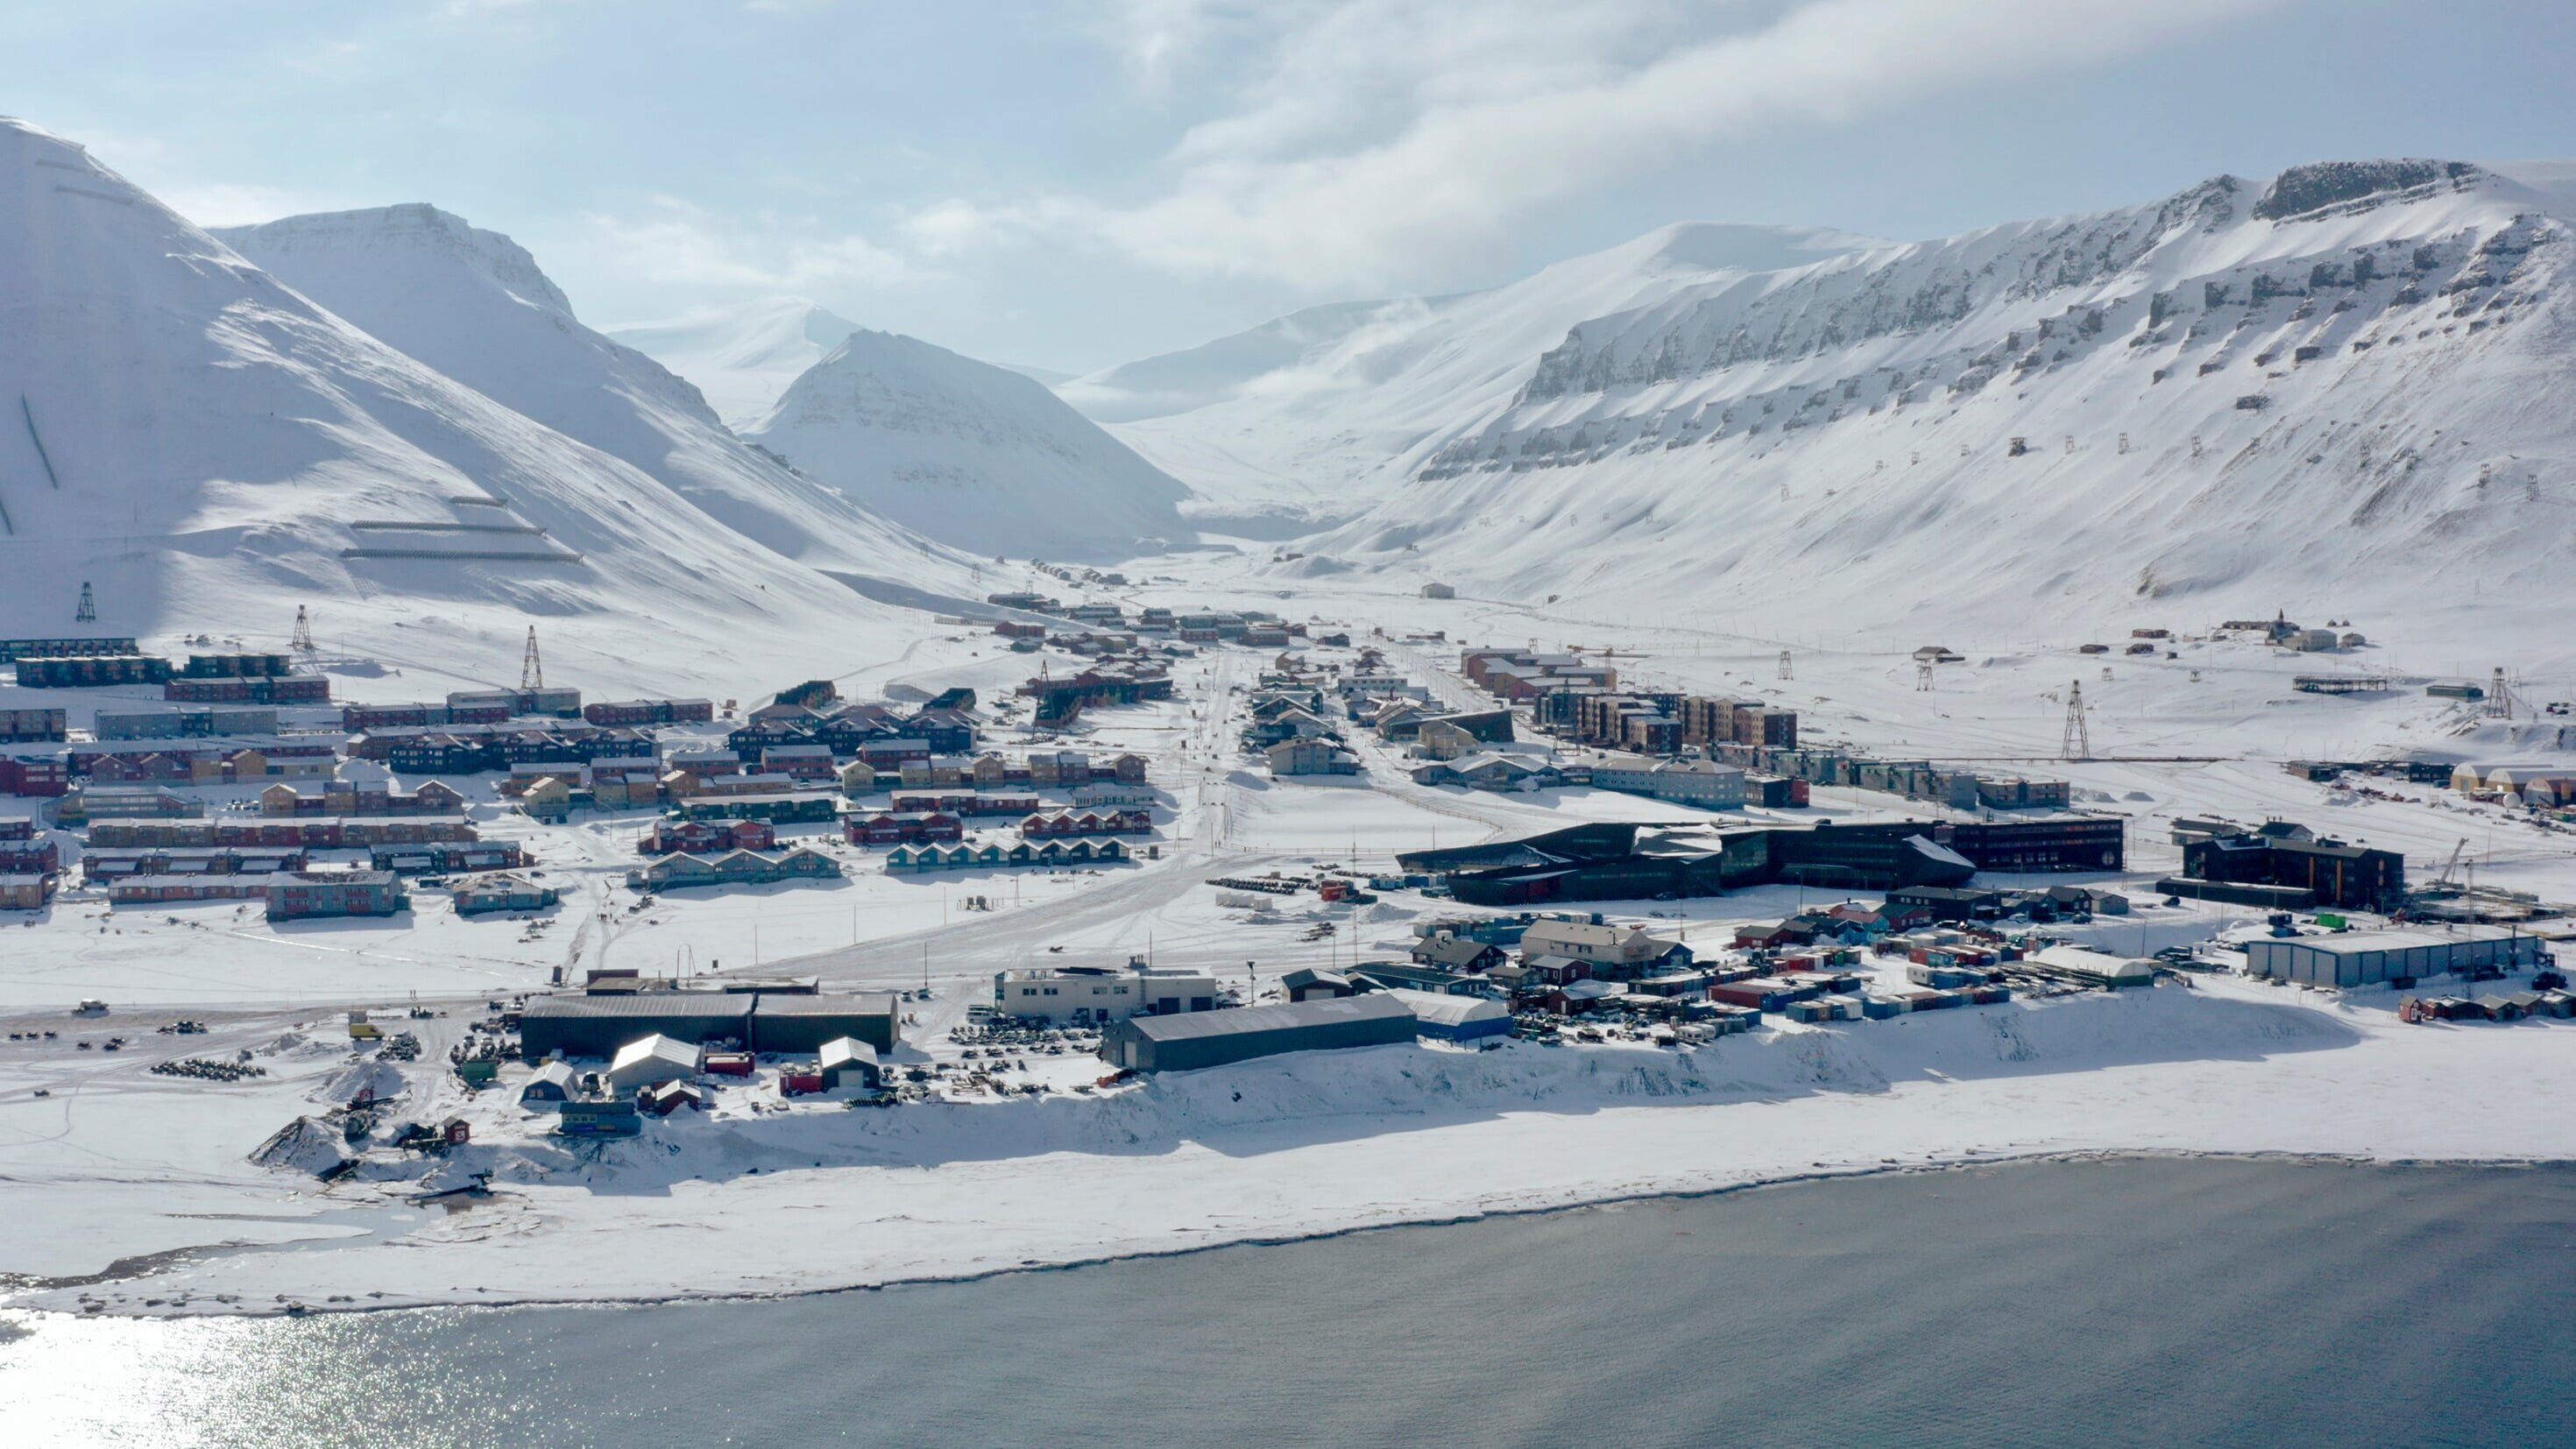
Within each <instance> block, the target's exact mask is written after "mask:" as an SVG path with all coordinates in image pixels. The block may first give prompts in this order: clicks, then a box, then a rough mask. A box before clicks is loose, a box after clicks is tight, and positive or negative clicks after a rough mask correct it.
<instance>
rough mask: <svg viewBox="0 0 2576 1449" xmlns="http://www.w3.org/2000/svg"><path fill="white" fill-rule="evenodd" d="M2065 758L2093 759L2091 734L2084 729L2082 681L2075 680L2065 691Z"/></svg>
mask: <svg viewBox="0 0 2576 1449" xmlns="http://www.w3.org/2000/svg"><path fill="white" fill-rule="evenodd" d="M2064 754H2065V757H2066V758H2067V759H2070V760H2089V759H2091V758H2093V734H2092V732H2091V731H2090V730H2088V729H2086V728H2085V727H2084V681H2083V680H2080V679H2079V680H2076V681H2074V682H2073V683H2072V684H2069V685H2068V686H2067V689H2066V746H2065V750H2064Z"/></svg>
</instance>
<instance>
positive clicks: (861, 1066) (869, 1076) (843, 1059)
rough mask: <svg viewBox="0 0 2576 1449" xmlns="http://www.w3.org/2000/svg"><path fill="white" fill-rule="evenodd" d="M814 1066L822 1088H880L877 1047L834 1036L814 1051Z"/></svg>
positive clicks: (881, 1071) (882, 1073)
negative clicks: (820, 1048)
mask: <svg viewBox="0 0 2576 1449" xmlns="http://www.w3.org/2000/svg"><path fill="white" fill-rule="evenodd" d="M814 1067H815V1070H816V1072H818V1073H819V1074H820V1075H821V1076H822V1078H823V1090H825V1091H827V1092H831V1091H838V1090H840V1089H841V1088H843V1087H870V1088H874V1087H882V1086H884V1085H885V1067H884V1064H883V1063H882V1062H881V1061H880V1060H879V1058H878V1056H877V1049H876V1048H875V1047H872V1046H870V1045H868V1044H867V1043H866V1042H863V1041H858V1040H855V1039H853V1038H850V1037H846V1036H841V1037H834V1038H833V1039H832V1040H830V1041H827V1042H825V1043H823V1048H822V1050H821V1051H819V1052H816V1053H815V1054H814Z"/></svg>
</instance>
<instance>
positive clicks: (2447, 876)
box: [2424, 835, 2469, 890]
mask: <svg viewBox="0 0 2576 1449" xmlns="http://www.w3.org/2000/svg"><path fill="white" fill-rule="evenodd" d="M2468 848H2469V838H2468V837H2467V836H2465V835H2464V836H2461V837H2460V843H2459V844H2457V845H2454V846H2452V847H2451V858H2450V859H2449V860H2446V861H2444V862H2442V869H2441V870H2440V871H2439V872H2437V873H2436V874H2435V875H2434V877H2433V878H2432V879H2431V880H2429V881H2426V882H2425V883H2424V886H2425V889H2427V890H2458V889H2459V888H2460V886H2459V880H2458V876H2457V873H2458V871H2459V869H2460V852H2461V851H2464V850H2466V849H2468Z"/></svg>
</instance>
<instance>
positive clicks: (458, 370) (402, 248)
mask: <svg viewBox="0 0 2576 1449" xmlns="http://www.w3.org/2000/svg"><path fill="white" fill-rule="evenodd" d="M214 235H215V236H216V237H217V238H219V239H220V240H222V241H225V242H227V243H229V244H231V246H232V247H233V248H234V249H235V250H236V251H238V252H240V253H241V254H242V255H243V256H245V257H247V258H249V259H250V260H251V261H253V262H255V263H257V264H258V265H259V266H260V267H261V268H262V269H263V270H265V271H267V272H268V273H269V274H270V275H271V276H274V277H276V278H278V279H279V280H280V281H283V282H285V283H286V284H287V285H288V286H290V287H293V288H294V289H295V290H296V291H298V292H301V293H303V294H304V295H305V296H307V297H309V298H311V299H313V300H314V301H316V302H318V303H320V304H321V305H323V306H324V307H327V308H329V309H330V310H331V311H333V312H335V313H337V314H338V315H339V316H341V317H342V318H345V319H346V320H348V321H350V322H354V323H356V324H357V325H358V326H359V327H361V328H364V329H365V330H366V331H367V332H369V333H371V334H373V335H374V336H375V337H376V338H377V339H378V340H380V341H383V342H385V343H387V344H389V345H391V346H393V347H394V348H396V349H398V350H400V351H402V352H403V353H405V354H407V355H409V356H411V357H414V358H417V359H418V360H420V361H422V362H425V363H427V364H429V365H430V366H431V367H434V368H436V369H438V370H439V371H440V372H443V373H445V374H447V375H448V376H449V377H452V378H454V379H456V380H457V381H459V382H462V383H464V384H465V385H466V386H468V387H471V388H473V389H474V390H475V391H477V392H480V393H482V394H483V395H484V396H485V397H488V398H491V399H493V400H494V401H496V402H499V403H501V404H503V405H504V406H506V407H509V408H511V409H513V410H514V411H517V412H519V413H521V414H524V415H525V416H527V417H529V418H532V419H534V420H535V421H537V422H540V423H543V424H545V425H546V426H547V427H549V428H552V429H554V430H555V431H556V432H559V433H562V434H563V435H564V436H566V437H569V438H573V439H575V440H577V441H579V442H584V443H588V444H589V445H590V446H592V447H594V448H597V449H599V450H600V451H601V452H603V453H607V454H609V455H610V456H612V457H616V458H620V459H623V460H625V461H626V462H628V463H631V464H633V465H634V466H635V467H637V468H639V469H641V470H642V471H643V472H645V473H646V474H648V475H650V476H651V477H652V478H654V479H655V480H657V481H658V482H660V483H662V484H663V485H664V486H666V487H668V488H670V489H671V490H672V491H673V492H675V493H678V494H679V495H680V496H681V497H683V498H686V499H688V500H689V501H690V502H691V503H693V504H695V505H697V506H698V507H699V508H700V509H702V510H704V511H705V512H706V513H708V514H709V515H711V516H713V517H714V518H716V519H718V520H719V521H721V522H722V523H724V524H725V525H726V526H727V527H729V528H731V529H733V530H734V531H736V532H738V533H741V534H743V535H744V536H746V537H748V538H751V539H752V540H754V541H756V542H758V543H760V544H761V545H763V546H764V547H767V548H770V549H773V550H775V551H777V552H779V553H781V554H784V555H786V556H787V557H789V558H793V559H797V560H800V561H802V562H805V563H808V564H812V565H814V566H816V567H818V568H829V569H834V570H846V571H857V572H862V573H875V574H884V573H889V572H910V571H917V570H918V569H920V568H922V567H923V566H924V564H925V559H924V556H925V555H927V554H930V553H932V552H933V550H932V549H930V548H929V547H927V546H926V545H925V544H924V543H923V542H922V541H921V540H919V539H917V538H911V537H907V536H904V535H903V534H902V532H901V530H899V529H896V528H894V527H893V526H892V525H889V524H888V523H886V522H885V521H884V520H883V519H881V518H878V517H876V516H874V515H872V514H870V513H868V512H867V511H866V510H864V509H862V508H859V507H857V506H856V505H854V504H852V503H851V502H849V501H848V500H847V499H846V498H844V497H843V496H841V495H840V494H838V493H836V492H833V491H832V490H830V489H827V488H824V487H822V486H820V485H818V484H816V483H814V482H813V481H811V480H809V479H806V478H801V477H798V476H797V475H795V474H794V473H792V472H790V471H789V470H788V469H786V468H784V467H782V466H781V465H780V464H778V463H777V462H776V461H775V460H773V459H770V458H766V457H763V456H762V455H760V454H759V453H757V452H755V451H754V450H753V449H752V448H750V447H749V446H748V445H746V444H744V443H743V442H742V441H741V440H740V439H738V438H736V437H735V436H734V435H733V434H732V433H731V432H730V431H728V430H727V429H726V428H725V426H724V425H723V424H722V423H721V422H719V421H718V420H717V417H716V415H715V413H713V412H712V411H710V410H709V408H708V406H707V403H706V401H705V399H704V398H703V397H702V396H701V395H700V394H699V392H698V390H697V389H696V388H695V387H693V386H691V385H690V384H689V383H687V382H685V381H682V380H681V379H680V378H678V377H675V376H673V375H672V374H671V372H670V370H669V369H667V368H665V367H663V366H662V365H661V364H660V363H658V362H656V361H654V360H653V359H652V358H650V357H648V356H646V355H644V354H643V353H641V352H639V351H636V350H635V349H634V348H631V347H627V346H623V345H621V344H619V343H617V342H614V341H611V340H610V339H609V338H607V337H605V336H602V335H601V334H599V333H597V332H594V331H592V330H591V329H589V328H588V327H585V326H583V325H582V324H581V322H580V320H579V319H578V318H576V317H575V316H574V315H573V310H572V303H571V302H570V301H569V300H568V299H566V298H565V296H564V294H563V292H562V291H561V289H559V288H557V287H556V286H555V284H554V283H553V282H552V281H551V280H549V279H548V278H547V276H546V275H545V273H544V271H543V270H541V269H540V268H539V267H538V265H537V262H536V259H535V258H534V257H531V256H530V255H528V253H527V252H526V251H525V250H524V249H522V248H521V247H520V246H519V245H518V244H517V243H516V242H513V241H511V240H510V239H509V238H508V237H506V236H503V235H501V234H499V233H498V232H491V231H484V230H481V229H479V228H476V227H474V226H471V225H468V224H467V223H466V222H465V221H464V219H463V218H460V217H456V216H452V215H449V214H448V213H446V212H443V211H440V210H438V209H437V208H435V207H431V206H425V205H418V204H414V205H408V206H393V207H385V208H380V209H376V210H370V211H347V212H333V213H328V214H324V215H316V216H295V217H288V218H286V219H284V220H282V221H273V222H268V223H266V224H264V225H260V226H250V227H232V228H226V229H223V230H219V231H217V232H215V233H214ZM947 562H948V563H949V564H950V566H951V568H952V571H953V569H954V566H955V563H956V561H954V560H949V561H947Z"/></svg>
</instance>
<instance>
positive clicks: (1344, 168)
mask: <svg viewBox="0 0 2576 1449" xmlns="http://www.w3.org/2000/svg"><path fill="white" fill-rule="evenodd" d="M2571 61H2576V3H2570V0H2446V3H2443V4H2439V5H2431V4H2425V3H2422V0H2409V3H2402V4H2401V3H2381V0H1698V3H1689V0H1472V3H1457V4H1433V3H1409V0H1018V3H988V0H936V3H868V0H668V3H652V0H624V3H612V0H368V3H365V4H357V5H352V4H346V3H284V0H231V3H226V4H221V5H215V4H207V3H200V0H82V3H79V4H70V3H64V4H18V5H9V6H5V7H0V82H5V86H0V111H5V112H7V113H12V114H16V115H20V116H23V117H25V118H27V119H29V120H32V121H35V122H37V123H38V124H41V125H44V126H46V127H48V128H50V129H52V130H55V131H58V132H61V133H63V134H65V135H67V136H70V137H71V138H73V139H75V140H79V141H82V142H84V143H86V144H88V145H89V147H90V148H91V150H92V151H93V152H94V153H95V154H96V155H97V156H98V157H99V158H100V159H101V160H102V161H104V162H106V163H107V164H108V165H110V166H113V167H115V168H117V169H119V170H121V171H123V172H124V173H125V174H127V175H128V176H130V177H131V178H133V179H134V180H135V181H137V182H139V183H141V184H142V185H144V186H146V187H148V188H150V189H152V190H153V191H155V192H157V193H158V194H160V195H161V196H162V197H163V199H165V200H167V201H169V202H170V203H171V204H173V205H174V206H176V207H178V208H179V209H180V210H181V211H183V212H186V213H187V214H189V215H190V216H192V217H194V218H196V219H197V220H198V221H200V222H203V223H207V224H210V225H211V224H228V223H235V222H245V221H260V220H266V219H269V218H271V217H275V216H281V215H287V214H291V213H295V212H301V211H317V210H333V209H339V208H345V207H356V206H377V205H384V204H388V203H392V202H401V201H430V202H434V203H436V204H438V205H439V206H442V207H445V208H447V209H448V210H450V211H454V212H458V213H460V214H462V215H464V216H466V217H468V218H470V219H471V220H473V221H474V222H475V223H477V224H478V225H482V226H486V227H490V228H493V229H495V230H499V231H504V232H507V233H509V234H511V235H512V236H514V237H516V238H518V239H519V240H520V241H521V242H522V243H524V244H526V245H527V246H528V247H529V248H530V249H531V250H532V251H534V252H535V253H536V255H537V258H538V260H539V261H540V262H542V263H543V264H544V266H545V267H546V269H547V271H548V272H550V273H551V274H552V275H553V276H554V278H555V279H556V280H557V281H558V282H560V283H561V284H562V285H563V286H564V288H565V289H566V290H567V291H568V292H569V293H570V294H571V295H572V298H573V301H574V304H575V306H576V307H577V308H578V309H579V310H580V312H581V314H582V316H583V318H584V319H585V320H587V321H589V322H591V323H592V324H594V325H602V326H605V325H616V324H621V323H628V322H636V321H643V320H647V319H654V318H661V317H667V316H672V315H676V314H680V313H684V312H687V311H689V310H691V309H693V308H698V307H704V306H708V305H713V304H719V303H722V302H726V301H732V300H741V299H745V298H750V297H758V296H768V295H776V294H781V293H793V294H798V295H804V296H809V297H812V298H814V299H816V300H818V301H820V302H822V303H824V304H826V305H828V306H830V307H832V308H833V309H834V310H836V311H838V312H840V313H842V314H843V315H845V316H848V317H849V318H851V319H852V320H854V321H857V322H860V323H863V324H865V325H868V326H873V327H883V328H888V329H891V330H895V331H902V332H910V333H913V334H915V335H918V336H922V337H925V338H928V339H930V340H932V341H934V342H938V343H941V344H943V345H945V346H949V347H954V348H956V349H958V350H960V351H963V352H967V353H970V354H973V355H977V356H981V357H986V358H990V359H993V360H996V361H1003V362H1011V363H1018V364H1028V365H1036V366H1042V367H1053V368H1060V369H1064V370H1067V371H1081V370H1087V369H1090V368H1093V367H1098V366H1103V365H1107V364H1110V363H1114V362H1119V361H1123V360H1127V359H1129V358H1133V357H1137V356H1142V355H1145V354H1148V353H1152V352H1157V351H1163V350H1166V349H1169V348H1173V347H1179V346H1187V345H1189V344H1192V343H1194V342H1198V341H1201V340H1204V339H1206V338H1208V337H1211V336H1215V335H1219V334H1221V333H1224V332H1228V331H1232V330H1234V329H1237V328H1240V327H1243V326H1247V325H1250V324H1252V323H1255V322H1258V321H1260V320H1262V319H1264V318H1266V317H1268V316H1271V315H1275V314H1276V313H1279V312H1282V311H1286V310H1289V309H1291V308H1294V307H1297V306H1301V305H1305V304H1307V303H1312V302H1319V301H1329V300H1338V299H1344V298H1350V297H1374V296H1386V295H1395V294H1401V293H1406V292H1425V293H1438V292H1451V291H1461V290H1467V289H1470V288H1475V287H1482V286H1488V285H1492V284H1494V283H1497V282H1500V281H1504V280H1508V279H1510V278H1512V277H1514V276H1517V275H1520V274H1523V273H1525V272H1527V271H1530V270H1533V269H1535V268H1536V267H1538V266H1541V265H1544V264H1545V263H1547V262H1548V261H1551V260H1554V259H1557V258H1560V257H1564V256H1569V255H1573V254H1576V253H1580V252H1585V251H1591V250H1596V249H1598V248H1601V247H1604V246H1609V245H1613V244H1616V243H1617V242H1620V241H1622V240H1625V239H1627V238H1629V237H1631V236H1634V235H1636V234H1637V233H1639V232H1642V231H1645V230H1647V229H1649V228H1652V227H1655V226H1658V225H1661V224H1663V223H1666V222H1670V221H1677V220H1685V219H1691V220H1719V221H1745V222H1783V223H1798V224H1810V225H1823V226H1834V227H1840V228H1843V229H1845V230H1849V231H1855V232H1862V233H1867V234H1872V235H1878V236H1887V237H1896V238H1902V239H1913V238H1920V237H1929V236H1939V235H1944V234H1947V233H1950V232H1955V231H1960V230H1964V229H1967V228H1970V227H1975V226H1981V225H1985V224H1988V223H1991V222H1999V221H2005V220H2010V219H2014V218H2018V217H2026V216H2035V215H2048V214H2054V213H2059V212H2071V211H2081V210H2088V209H2094V208H2099V207H2106V206H2114V205H2122V204H2127V203H2131V202H2138V201H2145V200H2149V199H2152V198H2155V197H2158V196H2161V195H2164V194H2167V193H2170V192H2172V191H2175V190H2178V189H2180V188H2182V187H2185V186H2188V185H2190V184H2192V183H2193V182H2195V181H2198V180H2200V179H2202V178H2204V177H2207V176H2210V175H2214V174H2217V173H2219V172H2222V171H2233V172H2236V173H2238V174H2241V175H2260V174H2263V173H2267V172H2269V171H2272V170H2276V169H2278V168H2279V167H2281V166H2283V165H2287V164H2290V163H2293V162H2298V161H2307V160H2318V159H2326V158H2336V157H2356V156H2380V155H2423V156H2442V157H2463V158H2468V159H2487V160H2495V159H2511V158H2524V157H2533V156H2562V155H2576V99H2571V87H2569V86H2568V85H2567V84H2566V82H2565V79H2564V77H2565V74H2566V71H2567V69H2568V66H2569V64H2570V62H2571Z"/></svg>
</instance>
